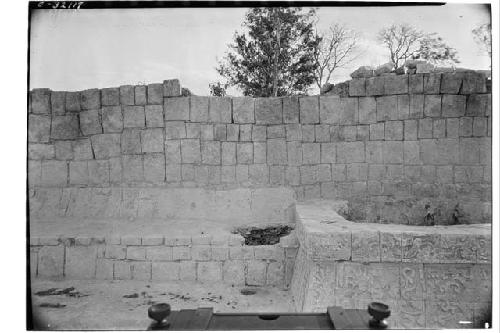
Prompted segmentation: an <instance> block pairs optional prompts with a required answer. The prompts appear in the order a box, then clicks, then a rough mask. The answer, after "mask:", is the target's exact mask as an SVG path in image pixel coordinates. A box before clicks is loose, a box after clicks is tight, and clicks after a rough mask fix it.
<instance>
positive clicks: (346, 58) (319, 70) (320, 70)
mask: <svg viewBox="0 0 500 333" xmlns="http://www.w3.org/2000/svg"><path fill="white" fill-rule="evenodd" d="M316 38H317V39H319V43H318V44H317V46H316V48H315V49H314V61H315V63H316V70H315V76H314V80H315V82H316V85H317V86H318V88H320V89H321V87H322V86H323V85H324V84H325V83H328V81H330V77H331V76H332V74H333V72H334V71H335V70H336V69H337V68H341V67H344V66H346V65H347V64H349V63H350V62H351V61H353V60H354V59H355V58H356V55H354V51H355V49H356V44H357V35H356V34H355V33H354V32H353V31H352V30H349V29H347V28H345V27H344V26H342V25H339V24H335V25H333V26H332V27H330V29H329V30H328V31H327V32H324V33H318V32H316Z"/></svg>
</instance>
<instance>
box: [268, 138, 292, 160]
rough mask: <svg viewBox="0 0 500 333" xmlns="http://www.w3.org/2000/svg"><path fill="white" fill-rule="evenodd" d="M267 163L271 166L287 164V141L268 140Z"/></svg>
mask: <svg viewBox="0 0 500 333" xmlns="http://www.w3.org/2000/svg"><path fill="white" fill-rule="evenodd" d="M267 163H268V164H271V165H285V164H287V149H286V141H285V140H283V139H270V140H267Z"/></svg>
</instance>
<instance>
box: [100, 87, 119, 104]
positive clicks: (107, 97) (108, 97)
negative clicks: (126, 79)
mask: <svg viewBox="0 0 500 333" xmlns="http://www.w3.org/2000/svg"><path fill="white" fill-rule="evenodd" d="M101 105H102V106H109V105H120V89H119V88H104V89H101Z"/></svg>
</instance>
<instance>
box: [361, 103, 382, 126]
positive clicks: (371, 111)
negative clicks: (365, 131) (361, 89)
mask: <svg viewBox="0 0 500 333" xmlns="http://www.w3.org/2000/svg"><path fill="white" fill-rule="evenodd" d="M358 104H359V123H360V124H372V123H375V122H376V121H377V103H376V101H375V98H374V97H360V98H359V100H358Z"/></svg>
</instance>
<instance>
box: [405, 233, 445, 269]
mask: <svg viewBox="0 0 500 333" xmlns="http://www.w3.org/2000/svg"><path fill="white" fill-rule="evenodd" d="M401 242H402V246H403V262H423V263H433V262H439V256H440V235H419V234H406V233H403V235H402V241H401Z"/></svg>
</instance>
